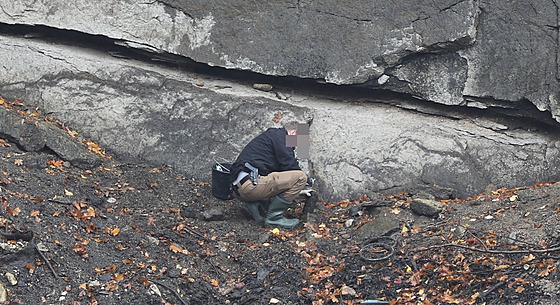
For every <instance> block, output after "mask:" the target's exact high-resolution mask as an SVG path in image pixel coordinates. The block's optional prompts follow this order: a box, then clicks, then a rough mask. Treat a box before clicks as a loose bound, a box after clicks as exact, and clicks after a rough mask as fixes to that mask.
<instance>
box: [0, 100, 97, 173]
mask: <svg viewBox="0 0 560 305" xmlns="http://www.w3.org/2000/svg"><path fill="white" fill-rule="evenodd" d="M0 135H4V136H6V137H8V138H9V139H11V140H12V141H14V142H15V143H17V145H19V146H21V147H22V148H23V149H24V150H26V151H34V152H35V151H40V150H42V149H44V148H46V147H47V148H49V149H51V150H52V151H53V152H54V153H56V154H57V155H58V156H59V157H60V158H62V159H63V160H65V161H68V162H70V163H71V164H73V165H74V166H77V167H80V168H83V169H91V168H94V167H96V166H98V165H99V164H100V163H101V160H100V159H99V158H98V157H97V156H95V155H94V154H92V153H90V152H89V151H88V150H87V149H86V148H85V147H84V145H83V144H81V143H79V142H77V141H76V140H75V139H72V138H71V137H70V136H69V135H68V134H67V133H66V132H65V131H64V130H61V129H60V128H58V127H56V126H53V125H50V124H46V123H43V122H40V121H35V120H29V119H28V118H24V117H23V116H20V115H17V114H15V113H13V112H11V111H9V110H7V109H4V108H3V107H0ZM44 165H46V164H43V166H44ZM32 166H40V165H39V164H32Z"/></svg>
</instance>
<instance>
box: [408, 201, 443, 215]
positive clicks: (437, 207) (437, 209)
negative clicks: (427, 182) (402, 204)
mask: <svg viewBox="0 0 560 305" xmlns="http://www.w3.org/2000/svg"><path fill="white" fill-rule="evenodd" d="M443 208H444V206H443V204H442V203H441V202H439V201H435V200H431V199H423V198H416V199H414V200H412V202H411V203H410V209H411V210H412V211H413V212H414V213H416V214H418V215H424V216H429V217H437V216H438V215H439V213H441V212H442V211H443Z"/></svg>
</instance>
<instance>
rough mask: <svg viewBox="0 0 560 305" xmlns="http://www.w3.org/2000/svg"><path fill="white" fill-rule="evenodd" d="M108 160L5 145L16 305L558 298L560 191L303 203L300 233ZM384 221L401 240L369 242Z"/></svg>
mask: <svg viewBox="0 0 560 305" xmlns="http://www.w3.org/2000/svg"><path fill="white" fill-rule="evenodd" d="M97 150H98V151H97V152H98V153H99V152H100V151H99V148H98V147H97ZM103 160H104V161H103V164H102V165H101V166H99V167H97V168H94V169H91V170H83V169H78V168H75V167H73V166H71V165H70V164H68V163H67V162H64V161H63V160H61V159H59V158H58V157H57V156H56V155H54V154H52V153H50V152H48V151H41V152H35V153H29V152H24V151H22V150H21V149H20V148H18V146H17V145H16V144H14V143H12V142H10V141H9V140H8V139H2V140H0V213H1V214H0V232H1V233H2V236H0V246H1V248H0V284H1V286H0V298H2V291H1V290H2V288H3V290H4V291H5V295H4V297H5V299H6V301H5V302H4V303H3V304H71V305H78V304H84V305H85V304H104V305H105V304H108V305H112V304H115V305H116V304H313V305H320V304H360V303H363V304H557V303H558V302H559V301H558V298H557V296H556V295H557V293H558V290H559V286H560V285H558V284H557V283H558V280H559V277H558V271H557V268H558V259H559V256H560V242H559V239H558V238H559V233H558V228H559V221H560V218H559V212H560V204H559V198H560V184H557V183H553V182H549V183H543V184H541V185H537V186H532V187H523V188H518V189H513V190H506V189H498V190H488V192H487V193H485V194H481V195H479V196H476V197H473V198H469V199H468V200H444V201H443V203H444V204H445V207H446V208H445V211H444V212H443V213H441V214H440V216H439V217H438V218H436V219H431V218H426V217H422V216H417V215H414V214H413V213H412V212H411V211H410V208H409V203H410V202H411V198H412V196H413V195H415V194H406V193H402V194H394V195H391V196H382V195H380V194H368V195H365V196H363V197H362V198H353V199H349V200H344V201H341V202H321V201H319V202H318V204H317V206H316V208H315V210H314V212H312V213H311V214H309V215H307V214H306V213H304V212H303V206H302V205H303V203H302V202H299V204H298V205H296V206H294V209H292V210H291V211H289V213H290V214H291V216H292V217H298V218H300V219H302V220H303V221H302V224H300V225H299V226H298V227H296V229H295V230H290V231H285V230H279V229H276V228H263V227H262V226H261V225H260V224H259V223H257V222H255V221H253V220H251V219H250V218H249V216H248V213H247V211H245V210H244V209H243V208H242V207H241V205H240V204H239V203H238V202H237V201H235V200H232V201H222V200H218V199H216V198H214V197H213V196H212V192H211V185H210V184H209V181H196V180H193V179H190V178H189V177H186V176H184V175H181V174H179V173H177V172H175V171H173V170H172V169H169V168H160V167H153V166H149V165H146V164H142V163H140V162H138V163H126V162H120V161H117V160H116V158H110V157H109V156H108V155H107V154H105V155H104V156H103ZM210 166H211V165H210V164H209V168H210ZM384 218H392V219H396V220H397V223H398V226H397V227H396V228H395V230H392V231H389V232H388V233H387V234H385V236H366V237H365V238H364V237H363V228H364V227H367V226H368V225H371V224H375V223H376V222H381V221H383V219H384ZM358 232H360V234H361V235H360V236H361V237H358V235H359V234H358ZM30 234H32V238H30V237H31V235H30Z"/></svg>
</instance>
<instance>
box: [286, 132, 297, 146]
mask: <svg viewBox="0 0 560 305" xmlns="http://www.w3.org/2000/svg"><path fill="white" fill-rule="evenodd" d="M296 146H297V136H296V135H286V147H296Z"/></svg>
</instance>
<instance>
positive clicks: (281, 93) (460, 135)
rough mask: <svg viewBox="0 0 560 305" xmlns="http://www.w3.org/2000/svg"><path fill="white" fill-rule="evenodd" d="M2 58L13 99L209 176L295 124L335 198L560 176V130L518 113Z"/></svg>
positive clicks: (104, 62) (33, 48)
mask: <svg viewBox="0 0 560 305" xmlns="http://www.w3.org/2000/svg"><path fill="white" fill-rule="evenodd" d="M0 61H1V62H2V65H1V66H0V92H1V93H2V95H3V97H4V99H13V98H16V97H19V98H21V99H22V100H23V101H24V102H25V103H26V104H30V105H33V106H34V107H38V108H39V109H40V110H41V111H43V112H44V113H45V114H49V115H53V116H55V117H56V118H58V119H60V120H62V121H64V122H65V123H66V124H68V126H70V127H71V128H72V129H76V130H78V131H80V132H81V133H82V134H83V136H85V137H90V138H92V139H95V140H96V141H99V142H100V143H101V144H102V145H103V146H104V147H106V148H107V149H108V150H110V151H112V152H114V153H116V154H117V155H119V156H121V157H130V158H143V159H145V160H147V161H150V162H151V163H153V164H166V165H170V166H172V167H174V168H176V169H178V170H179V171H180V172H183V173H184V174H185V175H188V176H189V177H194V178H198V179H204V180H207V181H209V180H210V179H211V178H210V177H211V167H212V163H213V162H214V159H216V160H222V159H226V160H229V161H232V160H234V159H235V158H236V156H237V154H238V153H239V152H240V151H241V149H242V148H243V146H244V145H245V144H246V143H247V142H248V141H249V140H251V139H252V138H253V137H254V136H256V135H257V134H258V133H260V132H262V131H263V130H265V129H266V128H268V127H272V126H280V125H281V124H283V123H284V122H287V121H290V120H298V121H300V122H312V124H311V130H310V136H311V145H310V148H309V156H310V158H309V159H308V160H302V161H308V162H304V163H306V164H305V165H308V170H309V173H310V174H311V175H312V176H314V177H315V178H316V179H317V186H316V187H317V188H318V190H319V194H320V195H321V197H322V198H323V199H328V200H337V199H342V198H347V197H351V196H355V195H356V196H357V195H363V194H364V193H367V192H370V191H374V192H377V191H381V192H395V191H413V192H414V191H416V190H426V189H428V188H442V189H445V190H454V192H455V193H456V194H457V195H459V196H467V195H471V194H473V193H476V192H480V191H482V190H484V189H486V188H487V187H488V186H489V185H492V184H493V185H494V186H496V187H501V186H505V187H514V186H519V185H528V184H533V183H536V182H541V181H548V180H557V179H559V178H560V170H559V166H560V137H559V136H558V135H557V133H546V132H543V131H539V130H529V129H527V128H520V125H517V123H516V122H515V121H512V120H511V119H509V118H505V119H504V118H502V119H500V118H499V117H485V116H483V115H478V116H477V117H475V118H471V117H470V116H469V115H468V114H460V113H451V112H445V111H441V109H440V110H438V109H432V112H431V113H428V112H429V111H427V110H426V111H423V113H422V112H419V111H416V110H414V109H415V108H418V105H416V104H414V103H412V102H411V103H407V102H405V101H402V100H394V101H391V100H385V101H383V103H382V102H381V101H379V102H355V101H354V102H351V101H347V100H344V99H343V98H339V99H338V100H337V99H335V98H334V97H333V96H330V95H328V96H321V95H302V94H298V93H297V92H294V91H293V90H284V89H282V88H278V89H275V90H274V91H270V92H264V91H259V90H255V89H253V86H252V84H251V83H243V82H237V81H236V82H232V81H228V80H226V79H224V78H212V77H208V76H205V75H201V74H195V73H192V72H188V71H181V70H177V69H174V68H165V67H162V66H158V65H154V64H151V63H145V62H140V61H137V60H131V59H124V58H116V57H112V56H110V55H109V54H107V53H103V52H100V51H95V50H91V49H86V48H80V47H71V46H68V45H58V44H54V43H47V42H43V41H40V40H32V39H24V38H17V37H13V36H10V37H6V36H0ZM279 97H280V98H281V99H279ZM392 104H394V105H396V106H393V105H392ZM444 110H445V109H444ZM19 134H22V133H21V132H19V131H18V132H15V133H14V135H16V136H17V135H19Z"/></svg>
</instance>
